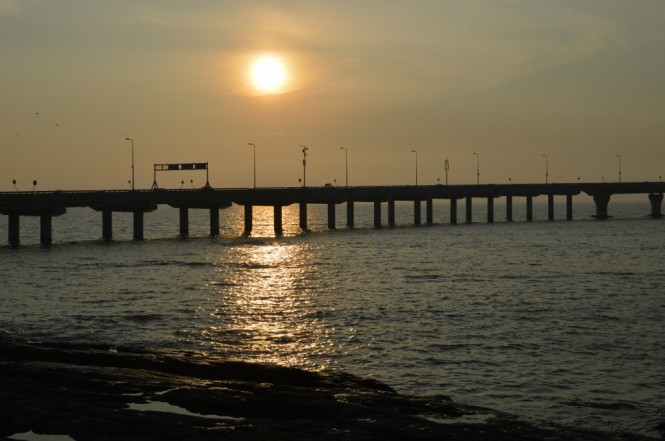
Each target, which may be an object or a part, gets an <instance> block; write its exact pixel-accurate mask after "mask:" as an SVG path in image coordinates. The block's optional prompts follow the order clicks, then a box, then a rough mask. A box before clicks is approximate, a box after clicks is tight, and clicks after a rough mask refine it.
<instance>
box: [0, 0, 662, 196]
mask: <svg viewBox="0 0 665 441" xmlns="http://www.w3.org/2000/svg"><path fill="white" fill-rule="evenodd" d="M663 23H665V1H664V0H632V1H626V0H438V1H409V2H406V1H402V0H399V1H392V0H383V1H344V0H342V1H340V0H336V1H334V2H323V1H321V2H315V1H298V0H283V1H247V0H243V1H240V0H189V1H187V2H184V1H180V0H142V1H137V0H131V1H130V0H113V1H107V0H104V1H102V0H0V98H1V100H0V152H1V156H0V190H10V189H13V185H12V182H11V181H12V179H16V180H17V182H18V187H19V189H24V190H27V189H31V188H32V184H31V182H32V181H33V179H36V180H38V182H39V184H38V187H37V188H38V189H42V190H48V189H56V188H60V189H88V188H128V180H129V179H130V178H131V143H130V142H128V141H126V140H125V138H126V137H132V138H134V140H135V144H134V147H135V166H136V170H135V171H136V186H137V188H148V187H150V185H151V183H152V176H153V164H154V163H176V162H209V163H210V181H211V184H212V185H213V186H215V187H247V186H251V185H252V147H251V146H249V145H248V143H249V142H253V143H255V144H256V168H257V184H258V186H294V185H298V178H301V177H302V171H303V170H302V152H301V149H302V147H301V146H302V145H306V146H308V148H309V152H308V157H307V184H308V185H323V184H324V183H326V182H334V180H337V183H338V184H343V183H344V171H345V170H344V159H345V158H344V155H345V152H344V151H343V150H341V149H340V147H341V146H344V147H346V148H347V149H348V157H349V179H350V184H351V185H382V184H399V185H403V184H413V183H414V180H415V160H416V154H414V153H412V150H417V151H418V161H419V162H418V165H419V177H418V181H419V183H420V184H434V183H436V182H437V179H441V180H443V176H444V171H443V164H444V160H445V159H446V158H447V159H448V160H449V161H450V174H449V182H450V183H453V184H463V183H475V180H476V159H477V158H478V159H479V161H480V173H481V177H480V180H481V183H506V182H508V179H509V178H510V179H512V182H520V183H521V182H542V181H544V175H545V157H544V156H543V155H544V154H547V155H548V156H547V160H548V164H549V176H550V181H551V182H552V181H553V182H567V181H576V180H577V178H578V177H580V178H581V179H582V180H583V181H600V180H601V179H604V180H606V181H613V180H617V179H618V166H619V159H621V164H622V171H623V180H625V181H629V180H634V181H644V180H658V179H659V176H662V175H665V84H664V82H665V27H663ZM268 53H269V54H273V55H274V56H277V57H279V58H280V59H281V60H282V62H283V63H284V66H285V69H286V71H287V81H286V83H285V84H284V87H283V89H281V90H279V91H278V93H272V94H261V93H260V92H259V91H257V90H256V89H255V88H253V87H252V84H251V81H250V68H251V64H252V62H253V61H254V60H255V59H256V57H257V56H258V55H261V54H268ZM474 152H475V153H478V157H476V156H475V155H474V154H473V153H474ZM616 155H621V158H619V157H617V156H616ZM190 179H193V180H194V184H195V185H197V186H200V185H202V184H203V183H204V179H205V175H204V173H201V172H194V173H189V174H188V173H181V172H175V173H162V174H161V175H158V181H159V183H160V185H161V186H163V187H179V186H180V182H181V181H182V180H184V181H185V182H187V183H188V184H187V185H190V184H189V180H190Z"/></svg>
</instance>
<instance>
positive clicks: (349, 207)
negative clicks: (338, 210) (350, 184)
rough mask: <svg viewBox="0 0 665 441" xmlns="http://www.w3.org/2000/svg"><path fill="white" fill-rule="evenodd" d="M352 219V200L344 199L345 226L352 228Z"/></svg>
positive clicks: (353, 216) (353, 214) (353, 215)
mask: <svg viewBox="0 0 665 441" xmlns="http://www.w3.org/2000/svg"><path fill="white" fill-rule="evenodd" d="M354 219H355V213H354V205H353V201H351V200H349V201H346V226H347V228H353V226H354Z"/></svg>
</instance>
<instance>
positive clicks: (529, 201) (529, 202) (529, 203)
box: [526, 196, 533, 222]
mask: <svg viewBox="0 0 665 441" xmlns="http://www.w3.org/2000/svg"><path fill="white" fill-rule="evenodd" d="M526 220H527V221H529V222H531V221H532V220H533V196H527V197H526Z"/></svg>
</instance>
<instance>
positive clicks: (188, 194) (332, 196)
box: [0, 182, 665, 246]
mask: <svg viewBox="0 0 665 441" xmlns="http://www.w3.org/2000/svg"><path fill="white" fill-rule="evenodd" d="M581 193H586V194H587V195H589V196H591V197H592V198H593V200H594V202H595V207H596V214H595V215H594V217H595V218H596V219H607V218H608V217H610V216H609V215H608V205H609V202H610V198H611V196H612V195H615V194H645V195H647V196H648V199H649V202H650V204H651V217H653V218H660V217H661V216H662V209H661V206H662V201H663V193H665V183H664V182H625V183H618V182H617V183H569V184H565V183H564V184H496V185H495V184H488V185H420V186H412V185H407V186H357V187H331V186H325V187H283V188H251V189H249V188H212V187H209V186H206V187H204V188H200V189H180V190H167V189H161V188H155V189H152V190H99V191H95V190H86V191H31V192H19V191H15V192H0V214H2V215H5V216H8V217H9V222H8V241H9V243H10V244H11V245H13V246H18V245H19V243H20V218H21V216H37V217H39V218H40V241H41V243H42V244H45V245H48V244H50V243H51V242H52V241H53V234H52V219H53V217H55V216H60V215H62V214H64V213H66V212H67V208H71V207H89V208H91V209H93V210H95V211H98V212H100V213H101V218H102V238H103V239H105V240H111V239H112V237H113V227H112V223H113V222H112V219H113V213H114V212H131V213H133V237H134V239H135V240H142V239H143V216H144V213H147V212H151V211H154V210H156V209H157V207H158V206H159V205H169V206H171V207H174V208H178V209H179V210H180V234H181V236H183V237H186V236H187V235H188V234H189V210H190V209H207V210H210V235H211V236H213V237H214V236H217V235H218V234H219V212H220V210H221V209H224V208H228V207H230V206H231V205H232V204H237V205H242V206H243V207H244V224H245V225H244V231H245V233H246V234H249V233H250V232H251V231H252V207H254V206H272V207H274V228H275V233H276V234H277V235H279V234H281V233H282V207H284V206H288V205H292V204H299V207H300V211H299V215H300V216H299V225H300V228H302V229H303V230H307V205H308V204H325V205H327V206H328V227H329V228H331V229H334V228H336V225H335V208H336V206H337V205H339V204H346V214H347V216H346V217H347V219H346V226H347V227H348V228H353V226H354V203H356V202H369V203H373V204H374V226H375V227H377V228H378V227H381V226H382V219H381V204H382V203H387V204H388V225H389V226H394V225H395V202H396V201H410V202H413V204H414V212H413V213H414V217H413V223H414V224H415V225H420V224H421V223H422V219H421V212H422V210H421V206H422V203H423V202H424V203H425V206H426V210H425V212H426V223H427V224H432V223H433V200H448V201H450V223H452V224H456V223H457V222H458V217H457V206H458V201H460V200H463V201H464V203H465V221H466V222H472V201H473V199H485V200H486V203H487V222H494V202H495V200H497V199H500V198H501V199H505V204H506V221H512V220H513V208H512V207H513V199H514V198H525V199H526V220H527V221H531V220H533V198H534V197H538V196H543V195H544V196H547V206H548V210H547V212H548V219H550V220H552V219H554V197H555V196H565V198H566V219H567V220H572V219H573V197H574V196H576V195H579V194H581Z"/></svg>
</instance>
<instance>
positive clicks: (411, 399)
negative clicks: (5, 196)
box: [0, 339, 655, 441]
mask: <svg viewBox="0 0 665 441" xmlns="http://www.w3.org/2000/svg"><path fill="white" fill-rule="evenodd" d="M0 385H2V389H1V390H2V392H0V397H2V399H1V400H0V439H2V438H3V437H5V439H10V438H8V437H11V436H13V435H17V434H20V433H27V432H33V433H36V434H54V435H68V436H69V437H71V438H72V439H74V440H77V441H80V440H86V439H133V440H144V439H145V440H147V439H161V440H182V439H200V440H206V439H211V440H212V439H229V440H241V441H242V440H257V439H258V440H261V439H266V440H267V439H286V440H306V439H312V438H317V439H319V440H321V441H325V440H337V439H345V440H369V439H377V440H378V439H382V440H404V439H417V440H434V439H459V440H465V441H466V440H468V441H475V440H487V439H493V440H516V439H519V440H534V441H535V440H541V439H550V440H562V441H563V440H571V439H574V440H589V441H596V440H597V441H600V440H604V441H606V440H631V441H632V440H635V441H638V440H640V441H641V440H644V441H646V440H655V438H649V437H645V436H641V435H633V434H616V433H606V432H599V431H592V430H585V429H576V428H570V427H562V426H557V427H554V426H552V425H549V426H548V427H537V426H535V425H532V424H530V423H526V422H524V421H521V420H520V419H518V418H517V417H514V416H511V415H508V414H504V413H501V412H497V411H494V410H491V409H486V408H481V407H474V406H467V405H462V404H459V403H455V402H453V401H452V400H450V399H449V398H447V397H443V396H436V397H417V396H407V395H403V394H399V393H397V392H395V391H394V390H393V389H392V388H390V387H389V386H387V385H385V384H382V383H380V382H378V381H375V380H371V379H363V378H359V377H356V376H353V375H350V374H346V373H339V372H325V371H324V372H316V373H314V372H309V371H304V370H299V369H294V368H286V367H281V366H275V365H263V364H254V363H246V362H237V361H228V360H224V359H221V358H218V357H206V356H204V355H202V354H197V353H192V352H177V351H142V350H136V349H132V348H114V347H109V346H105V345H74V344H45V343H40V344H36V343H24V342H16V341H11V340H2V339H0Z"/></svg>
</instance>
